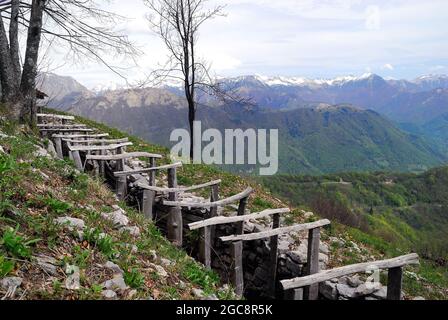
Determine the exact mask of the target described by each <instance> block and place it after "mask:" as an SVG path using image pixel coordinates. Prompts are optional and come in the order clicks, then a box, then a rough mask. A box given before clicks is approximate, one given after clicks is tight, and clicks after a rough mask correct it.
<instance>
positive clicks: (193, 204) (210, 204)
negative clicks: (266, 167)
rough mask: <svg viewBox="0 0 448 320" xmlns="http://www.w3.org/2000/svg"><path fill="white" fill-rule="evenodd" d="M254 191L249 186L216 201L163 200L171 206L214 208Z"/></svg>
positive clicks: (237, 199)
mask: <svg viewBox="0 0 448 320" xmlns="http://www.w3.org/2000/svg"><path fill="white" fill-rule="evenodd" d="M252 192H253V189H252V188H250V187H249V188H247V189H246V190H244V191H243V192H241V193H238V194H236V195H234V196H231V197H228V198H225V199H222V200H218V201H214V202H202V203H201V202H186V201H166V200H165V201H163V204H164V205H166V206H171V207H186V208H212V207H223V206H226V205H229V204H231V203H234V202H236V201H239V200H241V199H243V198H245V197H248V196H249V195H250V194H251V193H252Z"/></svg>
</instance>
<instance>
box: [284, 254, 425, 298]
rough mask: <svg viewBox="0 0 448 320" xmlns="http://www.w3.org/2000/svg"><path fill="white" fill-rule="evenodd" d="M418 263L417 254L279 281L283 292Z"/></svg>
mask: <svg viewBox="0 0 448 320" xmlns="http://www.w3.org/2000/svg"><path fill="white" fill-rule="evenodd" d="M418 263H419V261H418V254H416V253H411V254H407V255H404V256H400V257H396V258H392V259H387V260H380V261H372V262H363V263H358V264H352V265H348V266H344V267H339V268H335V269H330V270H323V271H321V272H319V273H315V274H312V275H309V276H305V277H297V278H293V279H288V280H282V281H280V283H281V284H282V287H283V290H289V289H293V288H301V287H305V286H309V285H311V284H315V283H320V282H324V281H327V280H331V279H334V278H340V277H342V276H346V275H350V274H353V273H359V272H366V271H367V270H372V268H378V269H391V268H397V267H404V266H406V265H411V264H418Z"/></svg>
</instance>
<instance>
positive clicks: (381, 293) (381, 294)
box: [371, 286, 387, 300]
mask: <svg viewBox="0 0 448 320" xmlns="http://www.w3.org/2000/svg"><path fill="white" fill-rule="evenodd" d="M371 297H373V298H376V299H378V300H386V299H387V287H384V286H382V287H381V289H379V290H377V291H375V292H373V293H372V294H371Z"/></svg>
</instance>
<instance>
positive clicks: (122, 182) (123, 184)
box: [116, 148, 128, 200]
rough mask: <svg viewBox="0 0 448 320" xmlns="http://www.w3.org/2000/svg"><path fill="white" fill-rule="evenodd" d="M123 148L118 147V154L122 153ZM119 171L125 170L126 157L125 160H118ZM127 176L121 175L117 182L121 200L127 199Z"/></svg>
mask: <svg viewBox="0 0 448 320" xmlns="http://www.w3.org/2000/svg"><path fill="white" fill-rule="evenodd" d="M122 153H123V148H118V149H117V154H122ZM116 170H117V171H123V170H124V159H123V160H117V167H116ZM127 188H128V185H127V177H126V176H120V177H118V178H117V184H116V194H117V197H118V199H119V200H124V199H126V193H127Z"/></svg>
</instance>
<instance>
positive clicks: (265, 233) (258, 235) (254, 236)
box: [219, 219, 330, 242]
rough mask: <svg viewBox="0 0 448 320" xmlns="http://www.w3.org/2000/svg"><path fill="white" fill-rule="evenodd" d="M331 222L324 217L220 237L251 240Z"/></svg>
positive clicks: (227, 239)
mask: <svg viewBox="0 0 448 320" xmlns="http://www.w3.org/2000/svg"><path fill="white" fill-rule="evenodd" d="M329 224H330V220H327V219H323V220H319V221H315V222H310V223H304V224H297V225H294V226H290V227H283V228H277V229H275V230H267V231H262V232H257V233H248V234H245V235H231V236H224V237H220V238H219V239H221V241H224V242H226V241H239V240H243V241H250V240H257V239H263V238H268V237H272V236H276V235H280V234H284V233H288V232H294V231H303V230H310V229H314V228H319V227H323V226H326V225H329Z"/></svg>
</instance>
